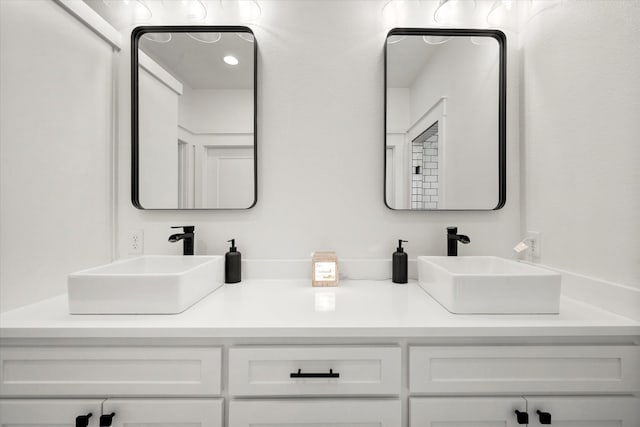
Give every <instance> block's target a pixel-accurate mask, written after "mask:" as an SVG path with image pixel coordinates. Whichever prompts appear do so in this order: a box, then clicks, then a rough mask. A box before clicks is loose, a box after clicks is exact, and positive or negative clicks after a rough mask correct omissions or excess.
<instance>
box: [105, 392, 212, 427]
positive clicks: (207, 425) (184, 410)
mask: <svg viewBox="0 0 640 427" xmlns="http://www.w3.org/2000/svg"><path fill="white" fill-rule="evenodd" d="M222 403H223V401H222V399H108V400H106V401H105V402H104V405H103V407H102V413H103V414H105V415H108V414H113V418H112V424H111V427H124V426H127V427H154V426H156V427H167V426H171V427H222V406H223V404H222Z"/></svg>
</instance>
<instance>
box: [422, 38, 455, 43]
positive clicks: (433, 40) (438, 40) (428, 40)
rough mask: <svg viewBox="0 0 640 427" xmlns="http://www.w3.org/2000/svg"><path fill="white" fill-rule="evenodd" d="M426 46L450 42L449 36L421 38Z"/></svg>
mask: <svg viewBox="0 0 640 427" xmlns="http://www.w3.org/2000/svg"><path fill="white" fill-rule="evenodd" d="M422 40H424V42H425V43H426V44H443V43H446V42H448V41H449V40H451V36H422Z"/></svg>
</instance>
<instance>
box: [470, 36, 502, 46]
mask: <svg viewBox="0 0 640 427" xmlns="http://www.w3.org/2000/svg"><path fill="white" fill-rule="evenodd" d="M469 39H470V40H471V43H473V44H475V45H478V46H490V45H497V44H498V41H497V40H496V39H494V38H493V37H469Z"/></svg>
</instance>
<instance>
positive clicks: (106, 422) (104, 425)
mask: <svg viewBox="0 0 640 427" xmlns="http://www.w3.org/2000/svg"><path fill="white" fill-rule="evenodd" d="M115 416H116V413H115V412H112V413H110V414H103V415H100V427H110V426H111V423H112V422H113V417H115Z"/></svg>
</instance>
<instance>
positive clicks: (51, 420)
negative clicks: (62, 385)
mask: <svg viewBox="0 0 640 427" xmlns="http://www.w3.org/2000/svg"><path fill="white" fill-rule="evenodd" d="M101 403H102V400H79V399H1V400H0V426H2V427H7V426H11V427H19V426H28V427H41V426H42V427H44V426H56V427H75V426H76V418H77V417H87V418H86V421H87V427H97V426H98V420H99V418H100V404H101ZM89 414H91V416H90V417H88V415H89Z"/></svg>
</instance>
